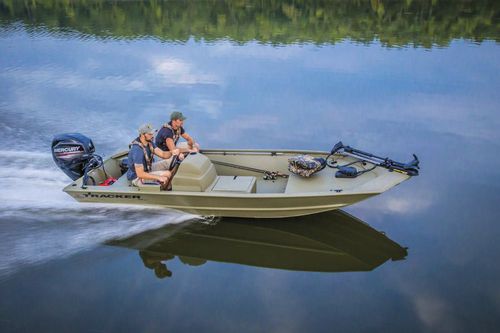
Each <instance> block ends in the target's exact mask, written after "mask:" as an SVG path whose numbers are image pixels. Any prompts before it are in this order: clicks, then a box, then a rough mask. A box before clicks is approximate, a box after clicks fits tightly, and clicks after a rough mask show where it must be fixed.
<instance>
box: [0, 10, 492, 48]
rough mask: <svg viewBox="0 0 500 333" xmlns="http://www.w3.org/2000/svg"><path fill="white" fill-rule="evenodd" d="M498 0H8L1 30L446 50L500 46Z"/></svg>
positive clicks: (0, 16) (1, 13)
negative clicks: (454, 44) (18, 27)
mask: <svg viewBox="0 0 500 333" xmlns="http://www.w3.org/2000/svg"><path fill="white" fill-rule="evenodd" d="M499 9H500V2H499V1H495V0H475V1H460V0H456V1H450V0H448V1H443V0H420V1H416V0H403V1H388V0H352V1H346V0H324V1H313V0H285V1H276V0H265V1H264V0H259V1H257V0H254V1H247V0H235V1H231V0H225V1H223V0H203V1H202V0H186V1H184V0H183V1H158V0H149V1H104V0H100V1H99V0H86V1H85V0H82V1H71V0H65V1H63V0H29V1H27V0H26V1H16V0H0V26H3V27H5V26H9V27H10V26H12V23H13V22H16V21H21V22H22V23H23V24H24V25H25V26H27V27H28V28H33V29H38V28H40V27H44V28H48V29H50V30H51V31H53V32H57V33H64V32H68V31H76V32H78V33H81V34H84V35H91V36H94V37H98V38H120V39H133V38H144V37H152V38H157V39H160V40H166V41H181V42H184V41H187V40H188V39H190V38H194V39H196V40H201V39H203V40H205V41H215V40H220V39H229V40H231V41H233V42H236V43H246V42H249V41H258V42H262V43H270V44H290V43H315V44H334V43H336V42H338V41H342V40H345V39H349V40H352V41H355V42H359V43H370V42H372V41H374V40H380V42H381V43H382V44H383V45H385V46H389V47H393V46H396V47H397V46H420V47H427V48H430V47H433V46H446V45H448V44H449V43H450V42H451V41H452V40H454V39H467V40H471V41H474V42H482V41H484V40H494V41H497V42H498V41H499V36H500V29H499V28H500V24H499V22H500V10H499Z"/></svg>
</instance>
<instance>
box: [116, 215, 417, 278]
mask: <svg viewBox="0 0 500 333" xmlns="http://www.w3.org/2000/svg"><path fill="white" fill-rule="evenodd" d="M109 244H110V245H114V246H123V247H127V248H133V249H137V250H139V256H140V258H141V260H142V262H143V264H144V266H145V267H146V268H148V269H151V270H153V271H154V274H155V275H156V276H157V277H158V278H165V277H171V276H172V275H173V272H172V271H170V270H169V269H168V265H169V264H168V261H169V260H173V259H175V257H176V256H177V257H178V258H179V260H180V261H181V262H182V263H184V264H186V265H190V266H200V265H203V264H205V263H206V262H207V261H217V262H224V263H234V264H241V265H249V266H257V267H266V268H275V269H285V270H294V271H312V272H352V271H371V270H373V269H375V268H376V267H378V266H380V265H382V264H383V263H384V262H386V261H387V260H389V259H392V260H401V259H404V258H405V257H406V256H407V251H406V249H405V248H403V247H401V246H400V245H399V244H397V243H395V242H394V241H392V240H391V239H389V238H388V237H387V236H385V235H384V234H383V233H381V232H379V231H377V230H375V229H373V228H371V227H370V226H368V225H367V224H365V223H364V222H363V221H361V220H359V219H357V218H355V217H354V216H351V215H349V214H347V213H345V212H342V211H334V212H328V213H322V214H317V215H310V216H305V217H297V218H288V219H270V220H252V219H239V218H224V219H221V220H220V221H218V222H217V223H216V224H214V225H202V224H199V223H189V222H186V223H184V224H181V225H168V226H165V227H163V228H160V229H157V230H149V231H146V232H144V233H141V234H138V235H134V236H132V237H130V238H127V239H124V240H117V241H113V242H110V243H109Z"/></svg>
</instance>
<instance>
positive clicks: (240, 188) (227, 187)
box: [211, 176, 257, 193]
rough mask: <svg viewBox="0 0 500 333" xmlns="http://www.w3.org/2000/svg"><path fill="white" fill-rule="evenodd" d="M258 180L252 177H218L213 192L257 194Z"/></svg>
mask: <svg viewBox="0 0 500 333" xmlns="http://www.w3.org/2000/svg"><path fill="white" fill-rule="evenodd" d="M256 183H257V179H256V178H255V177H251V176H218V177H217V179H216V180H215V182H214V185H213V187H212V188H211V191H212V192H235V193H255V186H256V185H255V184H256Z"/></svg>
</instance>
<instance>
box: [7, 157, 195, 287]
mask: <svg viewBox="0 0 500 333" xmlns="http://www.w3.org/2000/svg"><path fill="white" fill-rule="evenodd" d="M33 157H34V156H33V155H32V154H30V153H27V152H26V154H23V153H22V152H21V153H18V152H8V151H7V152H6V151H0V159H1V160H2V162H1V164H0V167H1V168H0V189H1V190H0V239H1V240H2V241H1V242H0V278H6V277H7V276H9V275H12V274H14V273H16V272H18V271H19V270H21V269H23V268H25V267H27V266H30V265H36V264H41V263H46V262H48V261H51V260H54V259H60V258H64V257H68V256H70V255H74V254H76V253H79V252H82V251H88V250H91V249H93V248H95V247H97V246H99V245H100V244H102V243H104V242H106V241H109V240H114V239H122V238H126V237H130V236H132V235H135V234H138V233H141V232H144V231H147V230H152V229H158V228H161V227H163V226H165V225H167V224H174V223H181V222H185V221H188V220H193V221H194V220H197V219H198V217H197V216H195V215H190V214H186V213H182V212H177V211H173V210H165V209H159V208H148V207H142V206H130V205H127V206H125V205H104V204H82V203H77V202H75V201H74V200H73V199H72V198H71V197H69V196H67V195H66V194H65V193H63V192H62V190H61V189H62V187H63V186H64V185H65V184H66V183H67V182H69V180H68V179H67V178H66V176H65V175H64V174H62V173H61V172H60V171H59V170H58V169H57V168H56V167H55V166H53V162H52V157H51V155H50V154H37V156H35V158H33ZM5 161H8V162H5Z"/></svg>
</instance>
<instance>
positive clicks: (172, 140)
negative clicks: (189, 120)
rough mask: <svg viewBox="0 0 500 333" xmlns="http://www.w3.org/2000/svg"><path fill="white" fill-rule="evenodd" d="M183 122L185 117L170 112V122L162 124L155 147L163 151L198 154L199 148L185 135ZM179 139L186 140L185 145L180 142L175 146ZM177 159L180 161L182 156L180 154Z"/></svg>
mask: <svg viewBox="0 0 500 333" xmlns="http://www.w3.org/2000/svg"><path fill="white" fill-rule="evenodd" d="M184 120H186V117H184V115H183V114H182V112H177V111H175V112H172V114H171V115H170V122H169V123H167V124H164V125H163V126H162V128H161V129H160V130H159V131H158V134H157V135H156V139H155V143H156V146H158V148H160V149H161V150H163V151H173V150H174V149H176V148H177V149H179V150H180V151H181V152H183V153H185V152H199V151H200V146H199V145H198V144H197V143H195V142H194V140H193V138H192V137H191V136H190V135H189V134H187V133H186V132H185V130H184V128H183V127H182V125H183V124H184ZM180 137H183V138H184V139H186V141H187V143H185V142H182V143H180V144H177V141H179V138H180ZM179 158H180V159H181V160H182V159H183V158H184V156H183V155H182V154H180V155H179Z"/></svg>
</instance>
